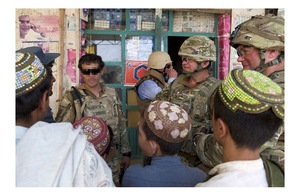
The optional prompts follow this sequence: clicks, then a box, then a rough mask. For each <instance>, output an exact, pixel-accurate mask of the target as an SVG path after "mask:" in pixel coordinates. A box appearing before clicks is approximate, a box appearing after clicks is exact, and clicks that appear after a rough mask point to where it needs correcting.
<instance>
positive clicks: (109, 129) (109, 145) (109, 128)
mask: <svg viewBox="0 0 300 195" xmlns="http://www.w3.org/2000/svg"><path fill="white" fill-rule="evenodd" d="M107 128H108V131H109V135H110V139H109V143H108V146H107V148H106V149H105V151H104V152H103V154H102V155H101V156H104V154H108V153H109V150H110V147H111V145H112V142H113V138H114V134H113V132H112V128H111V127H110V126H109V125H107Z"/></svg>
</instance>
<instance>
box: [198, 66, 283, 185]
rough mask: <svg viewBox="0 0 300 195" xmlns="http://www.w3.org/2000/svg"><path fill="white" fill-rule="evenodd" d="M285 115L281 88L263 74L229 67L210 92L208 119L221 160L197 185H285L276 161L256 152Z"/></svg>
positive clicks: (271, 134) (281, 171)
mask: <svg viewBox="0 0 300 195" xmlns="http://www.w3.org/2000/svg"><path fill="white" fill-rule="evenodd" d="M283 118H284V90H283V89H282V88H281V87H280V86H279V85H277V84H276V83H275V82H273V81H272V80H271V79H270V78H268V77H266V76H264V75H263V74H261V73H259V72H257V71H253V70H244V69H237V70H233V71H231V72H229V73H228V75H227V76H226V77H225V79H224V81H223V82H222V84H221V86H220V87H219V88H218V91H217V93H216V95H215V97H214V103H213V116H212V125H213V130H214V137H215V140H216V141H217V142H218V143H219V144H220V145H221V146H222V147H223V163H221V164H219V165H217V166H215V167H214V168H213V169H212V170H211V171H210V172H209V176H210V177H211V178H210V179H209V180H208V181H206V182H204V183H199V184H197V186H198V187H209V186H210V187H226V186H228V187H268V186H272V187H273V186H277V187H282V186H284V171H283V170H282V168H281V166H280V165H279V164H277V163H275V162H273V161H271V160H266V159H264V158H262V157H261V156H260V148H261V146H262V145H263V144H264V143H265V142H266V141H267V140H268V139H270V138H271V137H272V136H273V135H274V134H275V132H276V131H277V129H278V128H279V126H280V125H281V124H282V123H283Z"/></svg>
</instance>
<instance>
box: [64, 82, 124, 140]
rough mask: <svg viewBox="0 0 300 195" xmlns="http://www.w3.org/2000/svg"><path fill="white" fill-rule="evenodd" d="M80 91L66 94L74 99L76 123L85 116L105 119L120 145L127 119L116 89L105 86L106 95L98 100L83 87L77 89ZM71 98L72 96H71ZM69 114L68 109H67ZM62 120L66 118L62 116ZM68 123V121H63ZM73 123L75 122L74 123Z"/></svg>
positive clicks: (70, 91) (72, 90)
mask: <svg viewBox="0 0 300 195" xmlns="http://www.w3.org/2000/svg"><path fill="white" fill-rule="evenodd" d="M76 89H77V90H78V91H77V93H76V95H74V94H75V93H74V91H75V89H71V90H69V91H67V92H66V93H70V94H71V97H72V99H73V101H71V102H73V107H74V109H75V116H72V117H71V118H74V121H76V120H79V119H80V118H82V117H83V116H95V117H98V118H101V119H103V120H104V121H105V122H106V124H107V125H109V126H110V127H111V128H112V131H113V134H114V137H113V139H114V141H113V142H114V143H117V144H120V142H121V140H120V139H121V137H120V136H121V135H120V134H121V133H120V132H121V130H122V129H125V128H126V127H125V118H124V117H123V116H124V114H122V112H123V110H122V103H121V102H120V100H119V98H118V97H117V96H118V94H117V93H116V91H115V89H114V88H112V87H109V86H107V85H103V91H104V93H103V94H102V95H101V96H100V97H99V98H97V97H96V96H95V95H93V94H90V93H91V92H89V93H88V92H87V91H86V90H85V89H82V88H81V87H76ZM69 96H70V95H69ZM66 113H67V109H66ZM62 118H64V116H63V114H62ZM63 121H68V120H63ZM74 121H73V122H74Z"/></svg>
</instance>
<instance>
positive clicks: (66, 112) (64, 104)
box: [55, 90, 75, 123]
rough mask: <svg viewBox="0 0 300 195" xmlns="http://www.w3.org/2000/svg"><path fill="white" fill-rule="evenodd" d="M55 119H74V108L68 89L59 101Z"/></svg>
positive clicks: (64, 120) (68, 120)
mask: <svg viewBox="0 0 300 195" xmlns="http://www.w3.org/2000/svg"><path fill="white" fill-rule="evenodd" d="M55 121H56V122H71V123H73V122H74V121H75V108H74V103H73V98H72V95H71V92H70V90H68V91H66V93H65V95H64V97H63V99H62V100H61V102H60V105H59V109H58V112H57V115H56V118H55Z"/></svg>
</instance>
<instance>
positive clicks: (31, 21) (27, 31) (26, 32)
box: [19, 15, 59, 43]
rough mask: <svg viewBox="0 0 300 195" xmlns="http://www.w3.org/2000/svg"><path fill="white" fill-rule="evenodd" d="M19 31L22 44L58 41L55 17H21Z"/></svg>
mask: <svg viewBox="0 0 300 195" xmlns="http://www.w3.org/2000/svg"><path fill="white" fill-rule="evenodd" d="M19 29H20V39H21V40H22V42H23V43H24V42H58V41H59V22H58V16H57V15H44V16H37V15H21V16H19Z"/></svg>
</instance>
